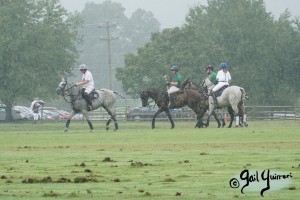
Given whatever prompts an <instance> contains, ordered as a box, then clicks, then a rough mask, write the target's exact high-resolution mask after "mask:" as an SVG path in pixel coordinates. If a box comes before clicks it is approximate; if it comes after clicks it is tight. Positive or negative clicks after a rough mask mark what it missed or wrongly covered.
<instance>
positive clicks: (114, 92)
mask: <svg viewBox="0 0 300 200" xmlns="http://www.w3.org/2000/svg"><path fill="white" fill-rule="evenodd" d="M113 93H114V94H117V95H119V96H120V97H121V98H122V99H125V97H124V96H123V95H121V94H120V93H119V92H116V91H113Z"/></svg>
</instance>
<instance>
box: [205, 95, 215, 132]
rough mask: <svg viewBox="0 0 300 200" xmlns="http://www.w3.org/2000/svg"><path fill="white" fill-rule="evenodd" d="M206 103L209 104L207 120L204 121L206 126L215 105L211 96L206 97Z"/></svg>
mask: <svg viewBox="0 0 300 200" xmlns="http://www.w3.org/2000/svg"><path fill="white" fill-rule="evenodd" d="M208 104H209V111H208V117H207V122H206V127H208V126H209V121H210V116H211V115H212V113H213V112H214V110H215V105H214V100H213V97H212V96H209V97H208Z"/></svg>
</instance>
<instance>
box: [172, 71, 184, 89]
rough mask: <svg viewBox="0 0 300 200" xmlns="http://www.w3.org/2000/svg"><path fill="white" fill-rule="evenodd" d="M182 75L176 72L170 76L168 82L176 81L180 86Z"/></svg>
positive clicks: (179, 86)
mask: <svg viewBox="0 0 300 200" xmlns="http://www.w3.org/2000/svg"><path fill="white" fill-rule="evenodd" d="M181 81H182V77H181V75H180V74H179V73H176V74H175V75H174V76H172V77H171V78H170V82H178V84H177V87H178V88H181Z"/></svg>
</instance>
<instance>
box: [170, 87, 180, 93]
mask: <svg viewBox="0 0 300 200" xmlns="http://www.w3.org/2000/svg"><path fill="white" fill-rule="evenodd" d="M179 90H180V89H179V88H178V87H175V86H171V87H170V88H169V89H168V94H172V93H174V92H177V91H179Z"/></svg>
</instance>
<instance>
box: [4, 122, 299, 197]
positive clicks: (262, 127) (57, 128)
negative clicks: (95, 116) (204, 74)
mask: <svg viewBox="0 0 300 200" xmlns="http://www.w3.org/2000/svg"><path fill="white" fill-rule="evenodd" d="M175 123H176V127H175V129H170V124H169V123H168V122H164V121H158V122H157V126H156V129H151V128H150V122H149V121H147V122H125V121H120V122H119V126H120V131H117V132H113V131H111V130H109V131H105V127H104V122H94V127H95V130H94V132H93V133H90V132H89V130H88V125H87V124H86V123H85V122H82V121H79V122H72V123H71V125H70V127H71V128H70V130H69V133H63V127H64V123H63V122H56V123H47V122H42V123H38V124H37V125H32V124H31V123H13V124H5V123H2V124H0V199H45V198H46V197H47V198H55V199H87V198H94V199H176V198H178V199H235V198H240V199H258V198H262V197H261V195H260V192H261V189H263V188H264V187H266V182H264V181H262V180H260V183H259V184H262V185H257V188H255V187H254V189H253V187H252V188H251V185H252V186H253V185H255V184H256V183H257V182H255V181H254V182H252V183H251V184H250V186H249V187H246V188H245V189H244V194H242V193H241V187H242V186H243V185H242V184H241V186H240V187H239V188H237V189H233V188H231V187H230V185H229V181H230V180H231V179H232V178H234V177H239V175H240V173H241V172H242V171H243V170H246V169H247V170H249V171H253V173H254V172H255V171H259V170H268V169H269V170H270V171H271V172H276V173H277V174H291V175H292V178H288V179H286V180H278V181H271V183H270V189H269V190H267V191H266V192H264V198H265V199H299V198H300V192H299V190H300V179H299V178H300V152H299V147H300V135H299V134H300V131H299V130H300V123H299V121H261V122H249V124H250V125H249V127H248V128H232V129H227V128H224V129H217V128H216V127H215V124H212V127H210V128H206V129H194V128H193V126H194V122H180V121H177V122H175ZM258 173H261V171H259V172H258ZM241 183H242V182H241ZM276 184H277V185H278V184H279V185H280V186H281V187H279V189H276V188H275V185H276Z"/></svg>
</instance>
